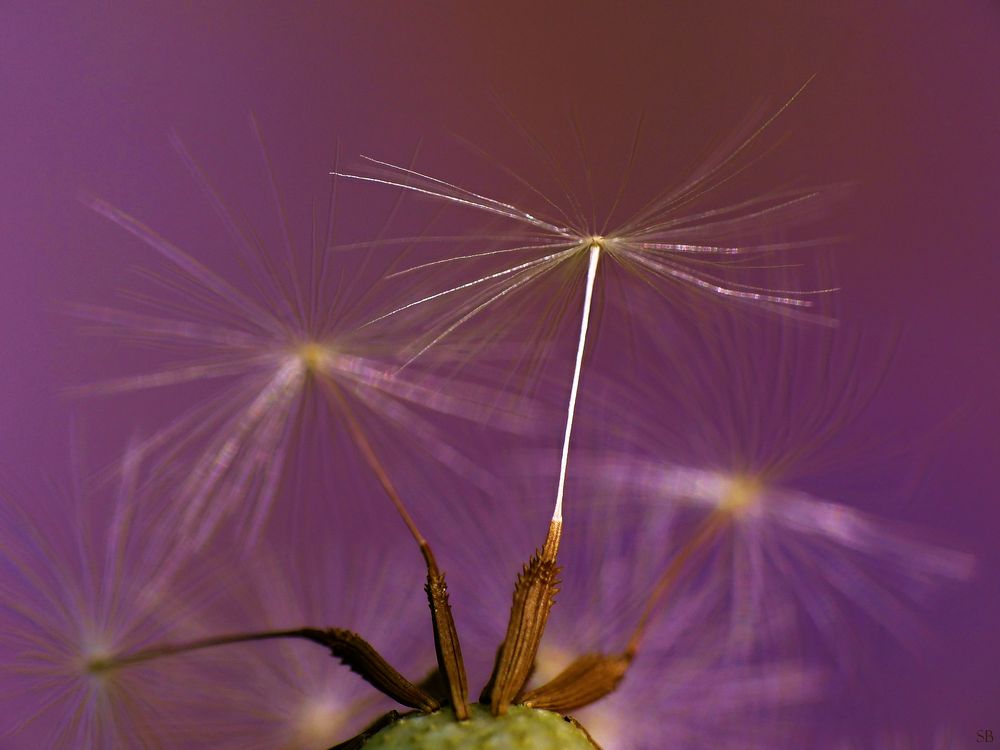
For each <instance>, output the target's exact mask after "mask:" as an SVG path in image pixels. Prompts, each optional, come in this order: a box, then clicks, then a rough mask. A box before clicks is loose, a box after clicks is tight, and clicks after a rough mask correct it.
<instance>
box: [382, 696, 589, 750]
mask: <svg viewBox="0 0 1000 750" xmlns="http://www.w3.org/2000/svg"><path fill="white" fill-rule="evenodd" d="M364 750H594V745H593V743H591V741H590V740H589V739H588V738H587V735H586V734H584V733H583V732H582V731H580V730H579V729H578V728H577V727H576V726H574V725H573V724H571V723H570V722H568V721H566V719H564V718H563V717H562V716H560V715H559V714H557V713H553V712H552V711H543V710H541V709H538V708H525V707H524V706H511V708H510V709H509V710H508V711H507V714H506V715H505V716H493V715H492V714H491V713H490V710H489V708H488V707H486V706H480V705H478V704H473V705H471V706H469V719H468V721H456V720H455V714H454V712H453V711H452V710H451V709H450V708H444V709H442V710H440V711H436V712H434V713H432V714H422V715H417V714H414V715H412V716H407V717H406V718H405V719H400V720H399V721H397V722H396V723H395V724H393V725H391V726H388V727H386V728H385V729H383V730H382V731H381V732H379V733H378V734H376V735H374V736H373V737H371V738H370V739H369V740H368V742H366V743H365V746H364Z"/></svg>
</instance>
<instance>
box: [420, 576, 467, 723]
mask: <svg viewBox="0 0 1000 750" xmlns="http://www.w3.org/2000/svg"><path fill="white" fill-rule="evenodd" d="M424 588H425V590H426V592H427V601H428V603H429V604H430V608H431V619H432V620H433V623H434V650H435V651H436V652H437V660H438V669H439V670H440V672H442V673H443V674H444V678H445V679H444V681H445V683H446V685H447V688H448V695H449V697H450V698H451V706H452V709H454V711H455V718H457V719H458V720H459V721H464V720H465V719H468V718H469V706H468V701H467V697H468V694H469V686H468V682H467V680H466V676H465V662H464V661H463V659H462V646H461V644H460V643H459V641H458V631H457V630H456V629H455V618H454V617H453V616H452V614H451V605H450V604H449V603H448V584H446V583H445V580H444V574H443V573H441V572H440V571H439V570H437V565H431V564H429V565H428V571H427V585H426V586H425V587H424Z"/></svg>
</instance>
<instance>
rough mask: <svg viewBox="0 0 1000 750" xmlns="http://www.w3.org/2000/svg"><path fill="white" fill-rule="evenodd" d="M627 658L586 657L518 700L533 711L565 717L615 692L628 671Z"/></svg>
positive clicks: (582, 657)
mask: <svg viewBox="0 0 1000 750" xmlns="http://www.w3.org/2000/svg"><path fill="white" fill-rule="evenodd" d="M630 663H631V659H629V658H628V657H627V656H625V655H618V656H608V655H607V654H584V655H583V656H581V657H579V658H577V659H575V660H574V661H573V662H572V663H571V664H570V665H569V666H568V667H566V669H564V670H563V671H562V672H560V673H559V674H557V675H556V676H555V677H553V678H552V679H551V680H549V681H548V682H547V683H545V684H544V685H542V686H540V687H537V688H535V689H534V690H529V691H528V692H526V693H524V694H523V695H521V696H519V697H518V702H519V703H522V704H523V705H525V706H528V707H529V708H544V709H546V710H548V711H555V712H557V713H560V714H565V713H568V712H570V711H575V710H576V709H578V708H583V707H584V706H589V705H590V704H591V703H594V702H595V701H598V700H600V699H601V698H603V697H604V696H605V695H608V694H609V693H611V692H613V691H614V690H615V688H617V687H618V683H620V682H621V681H622V678H623V677H624V676H625V673H626V672H627V671H628V667H629V664H630Z"/></svg>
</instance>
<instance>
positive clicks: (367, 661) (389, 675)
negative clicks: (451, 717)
mask: <svg viewBox="0 0 1000 750" xmlns="http://www.w3.org/2000/svg"><path fill="white" fill-rule="evenodd" d="M317 632H321V633H322V640H319V639H313V640H317V642H321V643H323V645H325V646H326V647H327V648H329V649H330V651H331V652H332V653H333V655H334V656H336V657H337V658H338V659H340V661H341V662H343V663H344V665H345V666H347V667H348V668H349V669H350V670H351V671H352V672H354V673H355V674H358V675H360V676H361V677H362V678H363V679H364V680H365V681H366V682H368V683H369V684H371V685H372V686H374V687H375V688H376V689H378V690H379V691H380V692H382V693H384V694H385V695H387V696H389V697H390V698H392V699H393V700H394V701H396V702H397V703H399V704H400V705H403V706H408V707H410V708H415V709H417V710H419V711H423V712H424V713H431V712H432V711H437V710H438V709H439V708H440V707H441V704H440V703H439V702H438V701H436V700H435V699H434V698H433V697H432V696H430V695H429V694H428V693H427V692H426V691H424V690H423V689H421V688H419V687H417V686H416V685H414V684H413V683H412V682H410V681H409V680H407V679H406V678H405V677H403V675H401V674H400V673H399V672H397V671H396V670H395V669H394V668H393V667H392V665H391V664H389V662H387V661H386V660H385V659H384V658H382V655H381V654H379V652H378V651H376V650H375V648H374V647H373V646H372V645H371V644H370V643H368V641H366V640H365V639H364V638H362V637H361V636H359V635H358V634H357V633H353V632H351V631H350V630H342V629H340V628H330V629H328V630H323V631H317Z"/></svg>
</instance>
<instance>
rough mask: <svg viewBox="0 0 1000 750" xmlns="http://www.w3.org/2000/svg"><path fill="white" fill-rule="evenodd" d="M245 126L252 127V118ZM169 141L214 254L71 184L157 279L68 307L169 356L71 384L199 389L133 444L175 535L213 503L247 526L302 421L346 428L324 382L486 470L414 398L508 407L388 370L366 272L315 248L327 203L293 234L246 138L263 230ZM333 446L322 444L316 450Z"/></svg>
mask: <svg viewBox="0 0 1000 750" xmlns="http://www.w3.org/2000/svg"><path fill="white" fill-rule="evenodd" d="M253 129H254V133H255V135H256V136H257V139H258V141H260V136H259V133H257V129H256V124H254V128H253ZM174 145H175V146H176V148H177V150H178V152H179V154H180V156H181V158H182V160H183V162H184V164H185V165H186V166H187V168H188V169H189V171H190V172H191V174H192V175H193V176H194V177H195V179H196V181H197V182H198V184H199V186H200V188H201V190H202V192H203V193H204V195H205V196H206V197H207V200H208V203H209V204H210V206H211V208H212V209H213V211H214V212H215V214H216V215H217V216H218V218H219V219H220V220H221V222H222V224H223V225H224V226H225V228H226V229H227V231H228V234H229V238H230V240H231V243H230V246H229V247H226V248H225V253H226V255H225V256H224V262H223V263H222V264H221V265H220V270H214V269H213V268H212V267H211V265H210V263H209V259H218V257H219V255H218V250H217V249H216V248H214V247H208V248H206V247H201V246H199V245H198V244H197V243H195V246H194V249H192V250H191V251H190V252H189V251H186V250H183V249H181V248H180V247H179V246H178V245H176V244H174V243H173V242H172V241H171V240H169V239H167V238H166V237H165V236H163V235H161V234H160V233H158V232H157V231H155V230H154V229H152V228H151V227H149V226H147V225H146V224H145V223H143V222H142V221H140V220H139V219H137V218H135V217H133V216H131V215H130V214H128V213H126V212H125V211H124V210H122V209H120V208H117V207H115V206H113V205H112V204H111V203H109V202H107V201H105V200H102V199H99V198H94V197H86V198H85V199H84V202H85V203H86V204H87V205H88V206H89V207H91V208H92V209H93V210H94V211H95V212H97V213H98V214H100V215H101V216H103V217H105V218H107V219H108V220H109V221H111V222H113V223H114V224H116V225H118V226H119V227H121V228H122V229H124V230H126V231H127V232H128V233H130V234H131V235H133V236H134V237H135V238H137V239H138V240H139V241H140V242H141V243H142V244H143V245H145V246H146V247H147V248H148V249H150V250H152V251H153V252H154V253H155V254H156V255H158V256H159V257H160V259H161V260H162V261H164V262H165V266H164V267H163V268H164V269H165V270H164V271H158V272H157V273H155V274H153V275H152V281H153V283H154V284H155V286H156V287H157V291H156V292H155V293H153V294H146V295H145V296H140V297H139V300H140V303H141V309H120V308H111V307H104V306H82V305H81V306H77V307H76V308H75V313H76V314H77V315H78V316H79V317H81V318H83V319H85V320H87V321H90V322H91V323H93V324H94V325H95V326H96V327H97V328H98V329H99V330H100V331H103V332H108V333H111V334H114V335H117V336H120V337H122V338H124V339H126V340H130V341H132V342H135V343H139V344H144V345H147V346H152V347H156V348H159V349H161V350H166V351H168V352H170V357H171V359H170V361H168V362H167V363H166V364H164V365H163V366H161V367H160V368H158V369H154V370H152V371H149V372H146V373H141V374H136V375H131V376H126V377H121V378H119V379H117V380H111V381H106V382H104V383H99V384H97V385H95V386H91V387H87V388H84V389H79V390H80V391H82V392H85V393H94V392H97V393H109V392H124V391H136V390H163V391H166V389H168V388H171V387H176V386H180V385H183V384H193V385H195V386H198V387H199V388H200V392H201V393H203V394H206V393H208V394H209V395H203V396H202V401H201V402H200V403H198V404H196V405H195V406H193V407H188V408H184V409H182V410H180V413H179V414H178V416H176V418H174V419H173V421H172V422H170V423H169V424H167V425H165V426H163V427H161V428H160V429H159V430H157V431H155V432H154V433H153V434H151V435H150V436H149V437H148V438H147V439H146V440H145V441H144V442H143V443H142V445H141V446H139V449H140V450H142V451H143V453H144V454H145V455H148V456H150V458H151V460H152V461H153V466H154V469H156V468H159V469H162V470H163V471H164V472H168V471H169V472H173V476H174V477H176V478H177V479H178V486H177V488H176V491H175V492H174V493H173V494H174V501H173V502H174V503H175V505H176V507H177V510H178V514H179V521H180V524H179V527H180V529H181V530H182V532H183V533H184V535H185V537H186V538H187V539H189V540H190V541H192V542H193V543H194V544H196V545H201V544H204V543H205V541H206V540H207V539H208V537H209V536H210V535H211V534H212V533H213V532H214V531H215V530H216V529H217V528H219V526H220V524H221V523H222V522H223V521H224V520H226V519H229V520H230V521H231V522H233V523H235V524H236V525H237V526H238V528H239V529H240V537H241V538H242V539H244V540H245V541H246V542H247V543H252V542H253V541H254V540H255V539H257V538H258V537H259V536H260V533H261V530H262V528H263V526H264V524H265V521H266V519H267V518H268V516H269V514H270V513H271V511H272V509H273V507H274V505H275V501H276V497H277V495H278V492H279V487H280V483H281V481H282V477H283V475H284V472H285V469H286V465H287V463H288V461H289V456H290V455H291V454H293V453H294V450H295V445H296V443H297V442H300V441H301V440H303V439H306V438H305V437H304V435H305V433H308V432H309V430H310V429H313V432H312V433H309V434H310V436H312V437H318V438H319V439H321V440H328V441H329V440H333V441H334V443H336V441H337V440H338V439H340V437H338V436H343V437H344V439H345V440H346V441H348V442H349V441H350V438H349V437H348V436H346V434H345V430H343V429H340V428H338V427H337V420H338V414H339V411H340V409H339V406H338V404H342V402H341V401H339V398H340V396H344V397H346V398H347V399H349V400H350V402H351V403H353V404H354V405H355V407H356V408H355V411H356V412H357V413H358V415H359V418H361V419H363V420H364V421H365V422H366V423H369V422H371V423H372V430H373V431H377V429H382V430H385V429H390V430H392V431H394V432H395V433H396V434H397V436H398V438H399V439H397V440H396V441H395V443H396V444H400V445H404V444H406V445H411V446H418V447H419V449H420V450H421V451H423V452H424V453H425V454H426V455H427V456H429V457H431V458H433V459H435V460H437V461H439V462H440V463H442V464H444V465H445V466H447V467H449V468H450V469H452V470H454V471H455V472H456V473H458V474H459V475H461V476H464V477H465V478H467V479H470V480H471V481H473V482H479V483H485V482H489V481H490V477H489V475H488V473H487V472H484V471H483V470H482V469H481V468H480V467H479V466H477V465H476V464H475V463H473V462H472V461H469V460H467V459H466V458H465V457H464V456H463V455H462V453H461V451H459V450H457V449H456V448H455V447H453V446H452V445H450V444H449V441H448V440H447V439H446V438H445V435H444V433H443V432H442V427H441V420H440V419H439V420H437V421H436V422H432V421H431V420H429V419H427V417H426V416H425V414H426V413H427V412H435V413H437V414H438V415H440V416H441V417H443V418H446V419H447V418H451V417H456V418H460V419H464V420H473V421H489V422H490V423H491V424H492V425H495V426H501V427H503V426H511V425H512V424H514V423H515V422H516V423H517V424H521V420H520V418H519V417H517V416H515V415H512V414H507V413H505V412H504V411H503V410H502V409H498V408H496V405H495V401H496V399H495V396H494V393H495V391H492V390H490V389H488V388H486V387H483V386H480V385H477V384H476V383H473V382H467V383H463V384H462V387H461V388H455V387H449V386H451V385H452V384H450V383H449V382H448V381H447V380H445V379H442V378H438V377H435V376H434V375H433V374H432V373H430V372H429V371H425V372H421V371H419V370H418V368H410V369H408V370H407V371H405V372H403V373H397V372H395V370H397V365H398V355H397V351H398V350H399V349H400V348H401V342H400V340H399V338H398V336H396V337H394V335H393V333H392V331H391V330H390V327H388V326H382V327H378V326H374V327H364V326H361V325H360V322H358V320H359V316H360V317H361V319H362V320H363V316H361V313H359V312H358V310H359V309H364V304H366V301H368V299H369V297H368V295H369V293H370V288H369V287H370V286H371V284H372V283H373V282H372V279H371V278H368V277H367V276H364V275H363V272H362V270H363V269H362V267H363V265H364V264H361V265H360V266H359V264H354V266H351V265H350V264H347V263H346V260H345V259H344V258H343V257H342V256H341V257H340V258H338V263H337V264H334V263H333V262H332V260H331V256H330V254H329V253H328V252H327V248H328V246H329V245H330V243H331V242H332V236H333V231H334V227H333V223H334V210H333V207H332V205H331V206H330V208H329V209H328V211H327V214H326V225H325V227H322V228H320V227H319V226H318V220H316V219H314V222H313V224H314V226H313V227H312V228H311V237H310V239H309V240H308V242H307V243H304V246H303V243H297V242H296V241H295V240H294V239H293V232H292V230H291V228H290V226H289V220H288V217H287V216H286V211H285V208H284V204H283V201H282V198H281V195H280V193H279V191H278V188H277V187H276V181H275V178H274V175H273V173H272V170H271V164H270V161H269V160H268V159H267V154H266V151H264V149H263V145H262V144H261V150H262V153H264V156H265V159H264V161H265V166H266V171H267V175H268V181H269V183H270V194H271V196H272V198H273V203H274V210H275V213H276V216H277V225H278V230H279V232H278V239H276V240H274V241H269V240H266V239H265V236H266V235H264V234H263V233H262V232H261V231H260V230H258V229H257V228H256V227H254V226H252V225H251V224H250V223H249V222H248V221H246V220H244V219H243V218H242V217H241V216H240V214H239V213H238V212H237V211H236V210H235V209H233V208H231V207H230V206H229V205H228V204H227V203H226V202H225V200H224V198H223V197H222V196H221V194H220V193H219V192H218V191H217V190H216V188H215V187H214V186H213V185H212V184H211V183H210V182H209V179H208V177H207V176H206V175H205V173H204V172H203V170H202V168H201V167H200V166H199V165H198V164H197V163H196V162H195V161H194V159H193V157H192V156H191V155H190V154H189V153H188V151H187V150H186V149H185V148H184V146H183V145H182V144H181V143H180V141H179V140H177V139H176V138H174ZM332 201H333V193H331V204H332ZM314 213H315V212H314ZM223 269H226V270H223ZM234 269H235V270H234ZM366 285H367V286H366ZM318 423H322V424H321V426H320V427H317V426H316V425H317V424H318ZM375 423H380V424H381V425H383V426H382V427H380V428H379V427H377V426H376V425H375ZM343 453H344V451H342V450H339V449H337V448H336V445H334V446H332V447H331V448H330V450H329V460H340V456H341V455H343ZM179 467H183V468H179Z"/></svg>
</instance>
